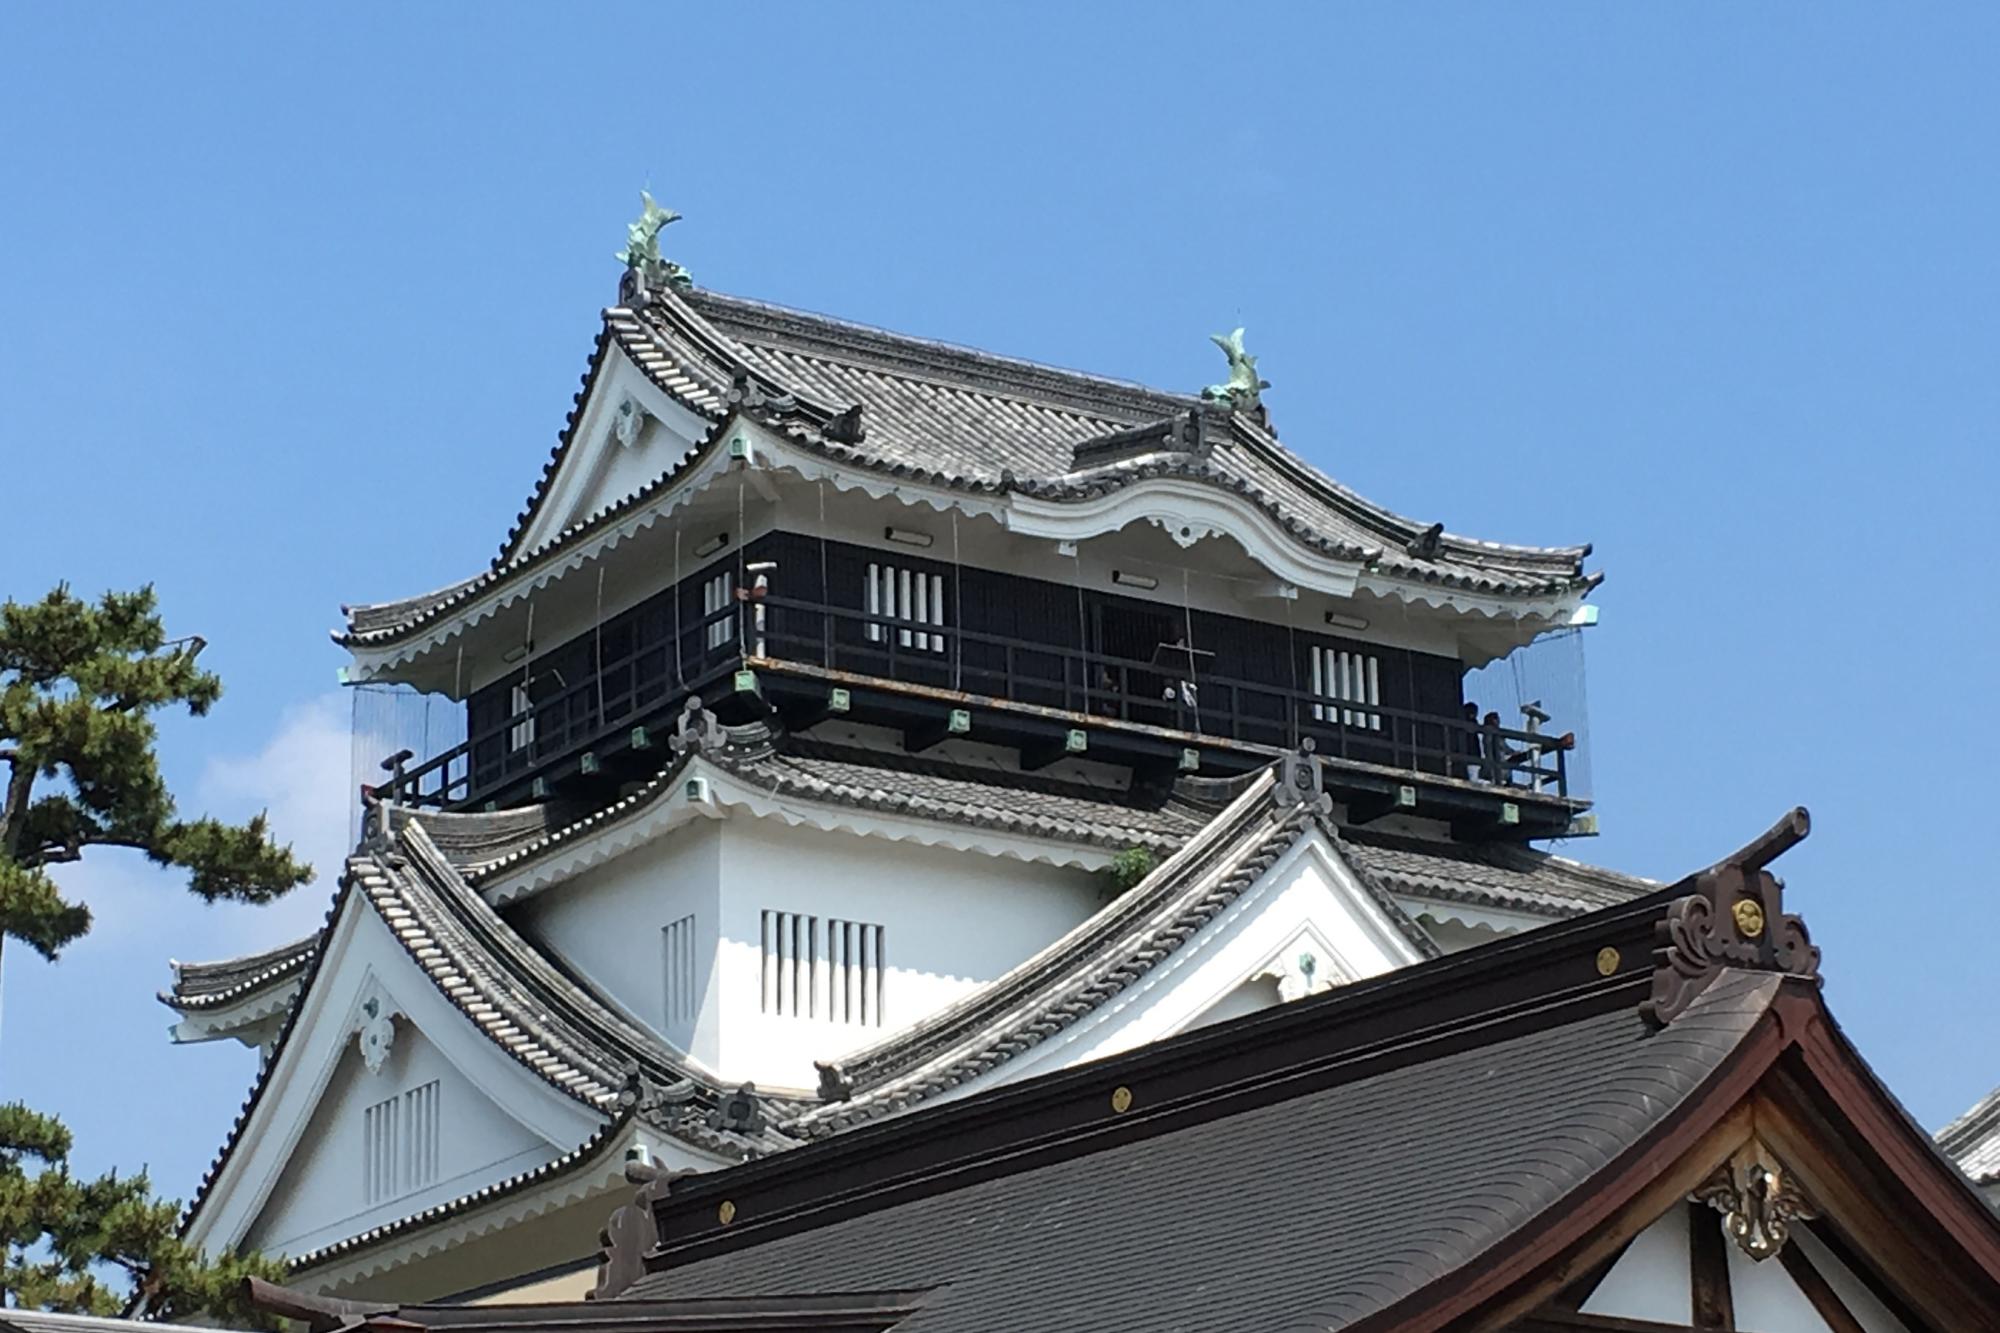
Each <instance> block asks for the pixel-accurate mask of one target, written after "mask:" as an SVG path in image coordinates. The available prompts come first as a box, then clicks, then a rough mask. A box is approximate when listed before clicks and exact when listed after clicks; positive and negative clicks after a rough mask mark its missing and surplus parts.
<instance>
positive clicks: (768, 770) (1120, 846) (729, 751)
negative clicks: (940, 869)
mask: <svg viewBox="0 0 2000 1333" xmlns="http://www.w3.org/2000/svg"><path fill="white" fill-rule="evenodd" d="M735 731H736V739H735V740H733V741H732V743H731V744H730V745H729V746H728V747H726V748H722V749H704V750H702V751H700V753H701V754H702V755H703V756H704V757H705V758H706V759H707V760H708V761H709V762H711V763H713V764H715V765H716V766H717V767H719V768H721V769H723V770H724V771H726V772H728V773H730V774H731V775H732V776H734V777H737V778H740V779H742V780H743V781H745V782H747V783H749V784H751V785H753V786H757V787H760V788H763V789H764V790H766V791H770V792H773V793H775V794H782V795H787V796H793V797H797V798H799V799H802V800H807V801H813V802H818V803H823V804H832V805H842V806H848V807H851V808H854V809H859V810H869V811H873V812H876V813H880V814H892V815H907V816H909V817H911V818H915V819H923V820H929V821H933V822H937V823H946V824H960V825H964V826H967V827H972V828H983V829H991V830H993V831H995V832H1001V833H1007V834H1012V835H1015V836H1019V837H1029V838H1042V839H1047V840H1049V841H1052V842H1062V843H1070V844H1073V845H1077V846H1086V847H1098V848H1102V849H1105V850H1109V851H1123V850H1125V849H1126V848H1128V847H1145V848H1148V849H1150V850H1154V851H1169V850H1172V849H1173V848H1175V847H1178V846H1179V845H1180V844H1181V843H1182V842H1184V841H1186V840H1187V839H1188V838H1189V837H1191V836H1193V835H1194V834H1195V833H1196V832H1198V831H1199V830H1200V829H1201V828H1202V827H1203V826H1204V825H1205V824H1206V823H1207V822H1208V820H1209V818H1210V816H1211V815H1212V814H1213V813H1214V812H1213V810H1211V809H1206V808H1203V807H1202V806H1201V804H1200V803H1198V802H1194V801H1190V800H1186V799H1182V798H1178V797H1173V796H1159V797H1153V798H1150V799H1149V798H1145V797H1141V796H1138V795H1135V794H1133V793H1130V792H1127V791H1124V790H1122V789H1117V788H1112V787H1093V786H1090V785H1088V784H1086V783H1083V782H1073V781H1063V780H1060V779H1050V778H1043V777H1038V776H1036V775H1033V774H1028V773H1019V772H1012V771H1009V770H1005V769H1000V768H991V769H986V768H978V767H974V766H971V765H968V764H957V763H949V762H945V761H941V760H925V759H919V758H913V757H910V756H904V755H894V754H890V753H888V752H886V751H878V750H864V749H858V748H854V747H848V746H839V745H829V744H826V743H824V742H819V741H814V740H811V739H808V738H804V737H796V736H779V737H773V736H772V735H771V734H770V733H769V732H767V731H765V730H764V729H763V728H762V727H761V726H758V725H752V726H748V727H742V728H737V729H735ZM692 754H693V752H690V753H689V754H688V755H683V756H682V757H680V758H678V759H675V760H673V761H672V762H670V763H669V764H667V765H666V766H665V767H664V768H662V769H661V770H660V772H659V773H657V774H656V775H655V776H654V777H653V778H652V779H651V780H649V781H648V782H646V783H645V784H644V785H643V786H641V787H640V788H638V789H637V790H635V791H633V792H631V793H630V794H628V795H626V796H624V797H623V798H621V799H619V800H617V801H615V802H613V803H612V804H610V805H608V806H605V807H604V808H602V809H600V810H597V811H595V812H593V813H591V814H589V815H586V816H584V817H582V818H580V819H576V820H574V821H572V822H570V823H568V824H565V825H563V826H562V827H560V828H553V829H551V830H550V831H549V832H547V833H546V834H543V835H541V836H539V837H535V838H532V839H528V840H526V841H523V842H521V843H520V844H519V845H517V846H514V847H512V848H510V849H509V850H508V851H506V852H505V853H504V854H503V855H500V856H496V857H494V858H493V859H491V860H489V861H485V862H482V863H479V864H476V865H469V868H468V874H469V876H470V878H471V879H472V880H473V882H475V883H479V884H489V883H492V882H493V881H494V880H496V879H497V878H499V877H500V876H502V875H504V874H506V873H508V872H510V871H512V870H514V869H516V868H518V867H519V866H521V865H523V864H525V863H526V862H528V861H530V860H532V859H534V858H535V857H537V856H539V855H541V854H542V853H543V852H545V851H548V850H550V849H551V848H554V847H557V846H559V845H561V844H564V843H569V842H574V841H575V840H576V839H578V838H581V837H584V836H587V835H589V834H591V833H595V832H597V831H599V830H601V829H605V828H609V827H611V826H612V825H614V824H617V823H619V822H620V821H622V820H625V819H628V818H631V817H633V816H635V815H637V814H639V813H640V812H642V811H644V810H646V809H649V808H651V807H652V806H654V805H656V804H657V803H658V802H659V801H661V800H663V799H665V798H666V797H667V796H669V795H670V794H671V793H672V792H673V790H674V784H675V782H676V781H677V780H678V779H679V777H680V774H681V772H682V771H683V769H684V768H685V767H686V765H687V762H688V760H689V759H690V758H691V757H692ZM416 818H417V820H418V821H419V822H421V823H423V824H424V825H425V827H426V828H428V829H434V828H435V827H436V826H438V825H440V824H443V823H445V822H448V821H449V820H451V819H454V818H456V816H450V815H446V816H443V817H439V816H437V815H433V814H429V813H424V814H420V815H418V816H417V817H416Z"/></svg>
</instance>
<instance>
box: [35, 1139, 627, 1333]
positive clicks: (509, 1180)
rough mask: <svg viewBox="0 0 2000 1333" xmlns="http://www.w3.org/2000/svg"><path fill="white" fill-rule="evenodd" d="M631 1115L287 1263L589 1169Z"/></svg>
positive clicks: (336, 1252)
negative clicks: (538, 1159)
mask: <svg viewBox="0 0 2000 1333" xmlns="http://www.w3.org/2000/svg"><path fill="white" fill-rule="evenodd" d="M633 1119H634V1113H633V1111H632V1110H630V1109H628V1110H626V1111H625V1112H623V1113H621V1114H620V1115H619V1116H618V1118H617V1119H615V1120H608V1121H606V1122H605V1123H604V1124H602V1125H600V1126H598V1128H597V1129H596V1130H595V1131H594V1132H593V1133H592V1134H591V1136H590V1137H589V1138H587V1139H585V1140H584V1141H583V1142H582V1143H579V1144H578V1145H577V1146H576V1147H574V1148H572V1149H570V1150H569V1151H568V1152H566V1153H564V1154H562V1155H561V1156H560V1157H555V1158H551V1159H550V1160H549V1161H546V1162H544V1163H542V1164H541V1165H540V1166H537V1167H531V1168H529V1169H528V1170H526V1171H521V1172H518V1173H516V1174H514V1175H511V1176H508V1177H506V1178H505V1179H504V1180H496V1181H494V1182H493V1183H492V1184H490V1185H483V1186H481V1187H480V1188H478V1189H476V1190H473V1191H471V1192H470V1193H467V1194H461V1195H459V1196H458V1197H457V1198H455V1199H447V1200H445V1201H444V1202H443V1203H438V1204H432V1205H431V1206H430V1207H428V1208H425V1209H423V1210H421V1211H419V1212H415V1213H411V1214H409V1215H408V1216H406V1217H399V1218H397V1219H396V1220H395V1221H393V1222H385V1223H383V1224H382V1225H381V1226H377V1227H370V1228H368V1230H366V1231H362V1232H357V1233H356V1234H355V1235H352V1236H349V1237H347V1238H346V1239H345V1240H339V1241H335V1242H334V1243H333V1244H331V1245H322V1246H320V1247H319V1248H318V1249H316V1250H307V1251H305V1252H304V1253H302V1254H293V1255H287V1256H286V1259H285V1267H286V1268H288V1269H289V1270H290V1271H292V1272H294V1273H302V1272H305V1271H306V1270H308V1269H312V1268H318V1267H320V1266H321V1265H322V1264H327V1263H331V1262H333V1261H334V1260H336V1259H340V1258H343V1257H345V1256H347V1255H350V1254H355V1253H357V1252H359V1251H361V1250H365V1249H367V1248H368V1247H369V1246H371V1245H379V1244H381V1243H382V1242H383V1241H386V1240H393V1239H395V1238H396V1237H397V1236H406V1235H408V1234H409V1233H410V1232H412V1231H419V1230H421V1229H423V1228H424V1227H427V1226H431V1225H432V1224H434V1223H437V1222H443V1221H446V1220H447V1219H450V1218H453V1217H457V1216H459V1215H460V1214H463V1213H469V1212H471V1211H472V1210H473V1209H474V1208H478V1207H480V1206H481V1205H483V1204H488V1203H492V1202H494V1201H496V1200H498V1199H504V1198H507V1197H509V1196H510V1195H514V1194H519V1193H521V1192H522V1191H523V1190H527V1189H532V1188H534V1187H535V1186H537V1185H540V1184H543V1183H545V1182H547V1181H550V1180H554V1179H556V1178H557V1177H559V1176H565V1175H568V1174H569V1173H570V1172H572V1171H576V1170H578V1169H580V1168H585V1167H588V1166H590V1165H591V1164H592V1163H594V1162H595V1161H596V1160H597V1159H598V1158H599V1157H600V1156H601V1155H602V1154H603V1153H604V1152H605V1150H606V1149H607V1148H609V1147H610V1146H611V1145H612V1144H613V1143H614V1142H615V1141H616V1140H617V1139H618V1137H619V1135H620V1134H621V1133H623V1132H624V1130H625V1129H626V1128H627V1127H628V1126H630V1125H631V1123H632V1121H633ZM52 1333H53V1331H52Z"/></svg>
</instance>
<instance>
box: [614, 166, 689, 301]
mask: <svg viewBox="0 0 2000 1333" xmlns="http://www.w3.org/2000/svg"><path fill="white" fill-rule="evenodd" d="M639 198H640V200H641V201H642V202H644V204H645V205H646V211H645V212H643V213H641V214H640V215H639V219H638V221H636V222H634V223H632V224H631V225H630V226H629V227H627V228H626V229H625V248H624V249H623V250H622V251H620V252H619V254H618V259H619V262H620V263H622V264H624V265H625V279H624V281H623V282H622V283H621V284H620V294H621V296H625V295H629V294H636V293H640V292H645V291H647V290H649V289H651V288H654V287H658V286H662V285H664V286H668V287H676V288H679V289H680V290H682V291H686V290H687V289H688V288H690V287H692V286H694V278H693V277H691V276H690V275H689V273H688V271H687V270H686V269H684V268H682V267H681V266H680V265H679V264H676V263H675V262H674V261H673V260H671V259H662V258H660V232H661V230H662V229H663V228H665V227H666V225H667V224H668V223H670V222H678V221H680V217H681V215H680V214H679V213H676V212H674V210H673V209H671V208H661V207H660V206H659V205H658V204H656V203H654V202H653V196H652V194H651V193H650V192H648V191H645V190H641V191H639ZM627 289H629V292H628V290H627Z"/></svg>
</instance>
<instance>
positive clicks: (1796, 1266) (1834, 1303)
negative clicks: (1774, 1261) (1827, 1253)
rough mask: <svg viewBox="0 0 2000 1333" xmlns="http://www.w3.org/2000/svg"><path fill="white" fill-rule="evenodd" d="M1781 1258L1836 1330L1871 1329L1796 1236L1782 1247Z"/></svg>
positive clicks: (1863, 1331)
mask: <svg viewBox="0 0 2000 1333" xmlns="http://www.w3.org/2000/svg"><path fill="white" fill-rule="evenodd" d="M1778 1261H1779V1262H1780V1263H1782V1264H1784V1266H1785V1272H1787V1273H1788V1274H1790V1275H1791V1279H1792V1281H1793V1282H1795V1283H1797V1284H1798V1288H1799V1290H1800V1291H1802V1292H1804V1293H1805V1296H1806V1299H1807V1300H1809V1301H1811V1302H1812V1307H1813V1309H1815V1310H1817V1311H1819V1317H1820V1318H1821V1319H1824V1320H1825V1321H1826V1326H1827V1327H1828V1328H1830V1329H1832V1330H1833V1333H1868V1330H1867V1329H1865V1328H1863V1327H1862V1325H1861V1321H1860V1320H1859V1319H1856V1318H1855V1317H1854V1312H1853V1311H1852V1310H1850V1309H1848V1308H1847V1302H1845V1301H1843V1300H1841V1299H1840V1295H1839V1293H1838V1292H1836V1291H1834V1289H1833V1287H1832V1285H1831V1284H1830V1283H1828V1282H1827V1280H1826V1278H1825V1277H1824V1276H1822V1275H1821V1273H1820V1271H1819V1269H1817V1268H1815V1267H1814V1266H1813V1261H1812V1259H1811V1258H1809V1257H1808V1256H1807V1254H1806V1252H1805V1251H1804V1250H1802V1249H1800V1248H1799V1243H1798V1242H1797V1241H1796V1240H1794V1241H1792V1242H1790V1243H1788V1244H1787V1245H1786V1246H1785V1247H1784V1248H1783V1249H1781V1250H1779V1251H1778Z"/></svg>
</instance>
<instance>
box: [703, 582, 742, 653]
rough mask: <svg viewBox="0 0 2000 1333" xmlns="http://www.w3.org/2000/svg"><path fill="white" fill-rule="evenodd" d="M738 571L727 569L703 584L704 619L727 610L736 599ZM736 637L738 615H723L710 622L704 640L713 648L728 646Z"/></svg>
mask: <svg viewBox="0 0 2000 1333" xmlns="http://www.w3.org/2000/svg"><path fill="white" fill-rule="evenodd" d="M735 595H736V573H735V571H734V570H728V569H725V570H723V571H722V572H721V573H719V574H716V575H714V576H712V577H710V578H708V579H707V580H705V581H704V582H703V583H702V585H701V615H702V619H703V620H707V619H708V617H710V616H712V615H714V614H715V613H716V612H718V611H724V610H727V609H728V608H729V606H730V604H731V602H733V601H734V600H735ZM735 637H736V617H735V616H733V615H732V616H723V617H721V618H720V619H718V620H716V621H715V622H714V623H712V624H710V625H709V627H708V629H707V630H706V631H705V632H704V634H703V638H702V642H703V643H704V644H705V645H706V646H707V647H708V648H709V649H711V650H713V649H716V648H727V647H728V646H729V644H730V641H731V640H733V639H734V638H735Z"/></svg>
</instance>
